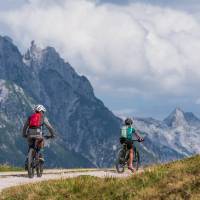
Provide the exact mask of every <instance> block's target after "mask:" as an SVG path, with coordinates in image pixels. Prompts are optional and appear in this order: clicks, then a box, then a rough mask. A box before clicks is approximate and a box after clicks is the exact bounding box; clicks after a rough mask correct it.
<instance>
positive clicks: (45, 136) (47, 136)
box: [43, 135, 53, 140]
mask: <svg viewBox="0 0 200 200" xmlns="http://www.w3.org/2000/svg"><path fill="white" fill-rule="evenodd" d="M43 137H44V138H45V139H47V140H48V139H50V138H53V137H52V136H50V135H43Z"/></svg>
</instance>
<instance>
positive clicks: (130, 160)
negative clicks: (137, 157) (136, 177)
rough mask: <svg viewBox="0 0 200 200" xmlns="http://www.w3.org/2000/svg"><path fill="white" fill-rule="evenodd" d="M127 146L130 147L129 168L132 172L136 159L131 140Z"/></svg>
mask: <svg viewBox="0 0 200 200" xmlns="http://www.w3.org/2000/svg"><path fill="white" fill-rule="evenodd" d="M127 148H128V149H129V161H128V169H130V170H131V171H132V172H134V171H135V170H134V168H133V159H134V153H133V144H132V141H131V140H128V141H127Z"/></svg>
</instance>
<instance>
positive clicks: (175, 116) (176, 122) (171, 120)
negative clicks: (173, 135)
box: [164, 107, 188, 127]
mask: <svg viewBox="0 0 200 200" xmlns="http://www.w3.org/2000/svg"><path fill="white" fill-rule="evenodd" d="M164 122H165V123H166V124H167V125H168V126H170V127H179V126H186V125H187V124H188V123H187V120H186V119H185V113H184V111H183V110H181V109H180V108H178V107H177V108H175V110H174V111H173V112H172V113H171V114H170V115H169V116H168V117H167V118H166V119H164Z"/></svg>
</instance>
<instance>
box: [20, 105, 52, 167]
mask: <svg viewBox="0 0 200 200" xmlns="http://www.w3.org/2000/svg"><path fill="white" fill-rule="evenodd" d="M33 110H34V113H33V114H32V115H31V116H29V117H28V119H27V120H26V122H25V124H24V127H23V132H22V135H23V137H25V138H27V141H28V145H29V149H30V147H32V146H33V145H34V144H35V140H36V139H41V140H39V141H40V145H39V146H41V148H42V147H43V146H44V140H43V131H42V128H43V126H45V127H46V128H47V129H48V131H49V133H50V136H49V138H53V137H55V130H54V128H53V127H52V125H51V124H50V123H49V120H48V119H47V117H46V116H45V114H44V113H45V112H46V109H45V107H44V106H43V105H36V106H35V107H34V109H33ZM40 159H41V160H43V161H44V159H43V158H42V155H41V158H40ZM26 163H27V160H26ZM26 163H25V168H26Z"/></svg>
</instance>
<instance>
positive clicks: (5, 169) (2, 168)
mask: <svg viewBox="0 0 200 200" xmlns="http://www.w3.org/2000/svg"><path fill="white" fill-rule="evenodd" d="M12 171H23V169H22V168H20V167H13V166H10V165H6V164H3V165H0V172H12Z"/></svg>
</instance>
